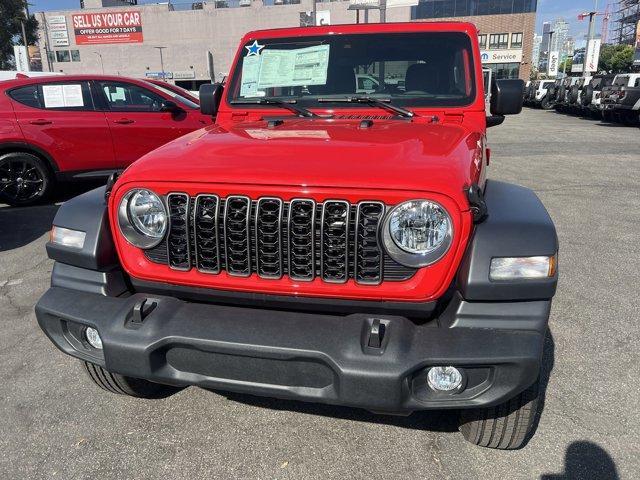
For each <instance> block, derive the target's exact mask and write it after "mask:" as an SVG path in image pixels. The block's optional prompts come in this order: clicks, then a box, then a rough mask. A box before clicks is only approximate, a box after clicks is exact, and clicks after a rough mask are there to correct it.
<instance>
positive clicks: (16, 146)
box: [0, 142, 60, 175]
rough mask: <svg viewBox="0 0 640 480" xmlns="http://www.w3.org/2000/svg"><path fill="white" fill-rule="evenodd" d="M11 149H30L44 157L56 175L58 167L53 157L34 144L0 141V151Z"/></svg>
mask: <svg viewBox="0 0 640 480" xmlns="http://www.w3.org/2000/svg"><path fill="white" fill-rule="evenodd" d="M12 149H18V150H20V151H28V152H29V151H30V152H33V153H35V154H36V155H38V156H40V157H42V158H44V159H45V160H46V161H47V162H49V166H50V167H51V169H52V170H53V172H54V173H56V175H57V174H58V172H59V171H60V167H59V166H58V163H57V162H56V161H55V160H54V159H53V157H52V156H51V155H49V154H48V153H47V152H46V151H44V150H43V149H41V148H40V147H36V146H35V145H33V144H31V143H28V142H2V143H0V152H5V151H13V150H12Z"/></svg>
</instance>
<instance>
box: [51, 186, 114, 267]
mask: <svg viewBox="0 0 640 480" xmlns="http://www.w3.org/2000/svg"><path fill="white" fill-rule="evenodd" d="M104 192H105V187H99V188H96V189H94V190H91V191H89V192H87V193H84V194H82V195H79V196H77V197H75V198H73V199H71V200H69V201H67V202H65V203H64V204H63V205H62V206H61V207H60V208H59V209H58V212H57V213H56V216H55V218H54V219H53V225H55V226H58V227H64V228H69V229H72V230H79V231H81V232H85V234H86V236H85V240H84V246H83V248H82V249H81V250H79V249H77V248H70V247H65V246H62V245H58V244H55V243H51V242H48V243H47V254H48V255H49V258H51V259H52V260H55V261H57V262H61V263H66V264H68V265H74V266H76V267H81V268H86V269H89V270H100V271H107V270H111V269H113V268H114V267H117V266H118V259H117V255H116V249H115V246H114V244H113V238H112V237H111V229H110V227H109V218H108V215H107V205H106V203H105V199H104Z"/></svg>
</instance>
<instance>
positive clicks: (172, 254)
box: [167, 193, 191, 270]
mask: <svg viewBox="0 0 640 480" xmlns="http://www.w3.org/2000/svg"><path fill="white" fill-rule="evenodd" d="M189 200H190V199H189V196H188V195H187V194H185V193H170V194H169V195H168V196H167V206H168V207H169V219H170V221H169V232H168V234H167V259H168V262H169V266H170V267H171V268H173V269H176V270H189V269H190V268H191V257H190V252H189Z"/></svg>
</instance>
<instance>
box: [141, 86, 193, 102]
mask: <svg viewBox="0 0 640 480" xmlns="http://www.w3.org/2000/svg"><path fill="white" fill-rule="evenodd" d="M149 85H150V86H152V87H154V88H157V89H158V90H160V91H161V92H163V93H165V94H167V95H169V96H170V97H171V98H173V99H174V100H176V101H178V102H180V103H182V104H183V105H185V106H187V107H189V108H200V105H198V104H197V103H194V102H192V101H191V100H189V99H188V98H185V97H183V96H182V95H178V94H177V93H176V92H174V91H173V90H169V89H168V88H164V87H162V86H160V85H156V84H155V83H150V84H149ZM178 88H179V87H178Z"/></svg>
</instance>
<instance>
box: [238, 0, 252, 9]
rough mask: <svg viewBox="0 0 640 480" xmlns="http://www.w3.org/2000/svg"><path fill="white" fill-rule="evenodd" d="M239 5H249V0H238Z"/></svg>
mask: <svg viewBox="0 0 640 480" xmlns="http://www.w3.org/2000/svg"><path fill="white" fill-rule="evenodd" d="M240 6H241V7H250V6H251V0H240Z"/></svg>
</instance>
